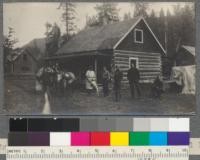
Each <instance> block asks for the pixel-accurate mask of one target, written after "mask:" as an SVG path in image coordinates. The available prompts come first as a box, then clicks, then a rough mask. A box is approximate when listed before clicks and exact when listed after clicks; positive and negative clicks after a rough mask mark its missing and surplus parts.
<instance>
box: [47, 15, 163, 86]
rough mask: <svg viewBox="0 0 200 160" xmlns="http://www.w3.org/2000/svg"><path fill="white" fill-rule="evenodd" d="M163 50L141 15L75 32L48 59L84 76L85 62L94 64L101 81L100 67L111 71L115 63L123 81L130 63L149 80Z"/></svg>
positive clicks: (156, 72)
mask: <svg viewBox="0 0 200 160" xmlns="http://www.w3.org/2000/svg"><path fill="white" fill-rule="evenodd" d="M165 54H166V52H165V49H164V48H163V46H162V45H161V43H160V42H159V40H158V39H157V37H156V36H155V34H154V33H153V31H152V30H151V28H150V26H149V25H148V24H147V21H146V20H145V19H144V18H143V17H135V18H133V19H130V20H126V21H120V22H116V23H112V24H107V25H103V26H99V27H91V28H87V29H84V30H82V31H80V32H79V33H77V34H76V35H75V36H74V37H73V38H72V39H71V40H69V41H68V42H67V43H66V44H64V45H63V46H62V47H61V48H60V49H59V50H58V51H57V52H56V53H55V55H54V56H52V57H47V60H49V61H52V60H53V61H57V62H58V63H59V64H60V65H61V67H62V68H66V69H67V70H70V71H72V72H74V73H75V74H76V76H77V77H79V78H80V79H84V76H85V72H86V70H87V68H88V66H89V65H92V66H93V67H94V70H95V71H96V74H97V80H98V83H101V80H102V72H103V67H104V66H106V67H107V68H108V69H109V70H112V66H114V65H118V66H119V68H120V70H121V71H123V82H127V78H126V74H127V70H128V69H129V68H130V64H131V63H135V64H136V66H137V68H138V69H139V71H140V77H141V79H140V82H147V83H149V82H153V80H154V79H155V78H156V76H158V75H160V74H162V57H164V56H165Z"/></svg>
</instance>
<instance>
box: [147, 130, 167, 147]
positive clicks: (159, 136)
mask: <svg viewBox="0 0 200 160" xmlns="http://www.w3.org/2000/svg"><path fill="white" fill-rule="evenodd" d="M149 137H150V145H151V146H166V145H167V132H150V136H149Z"/></svg>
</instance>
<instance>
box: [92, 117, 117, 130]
mask: <svg viewBox="0 0 200 160" xmlns="http://www.w3.org/2000/svg"><path fill="white" fill-rule="evenodd" d="M115 121H116V119H115V118H99V119H98V130H97V131H100V132H101V131H107V132H112V131H116V128H115V123H116V122H115ZM93 131H94V130H93Z"/></svg>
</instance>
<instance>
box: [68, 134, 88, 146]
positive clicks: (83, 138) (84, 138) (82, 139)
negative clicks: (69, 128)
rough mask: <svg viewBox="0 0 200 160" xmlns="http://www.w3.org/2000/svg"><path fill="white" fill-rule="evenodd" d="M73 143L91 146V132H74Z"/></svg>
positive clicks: (73, 144) (72, 135) (74, 144)
mask: <svg viewBox="0 0 200 160" xmlns="http://www.w3.org/2000/svg"><path fill="white" fill-rule="evenodd" d="M71 145H72V146H89V145H90V133H89V132H72V133H71Z"/></svg>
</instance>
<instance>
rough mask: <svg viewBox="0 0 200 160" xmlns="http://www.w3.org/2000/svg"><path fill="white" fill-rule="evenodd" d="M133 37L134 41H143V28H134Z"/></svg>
mask: <svg viewBox="0 0 200 160" xmlns="http://www.w3.org/2000/svg"><path fill="white" fill-rule="evenodd" d="M134 38H135V43H143V30H141V29H135V31H134Z"/></svg>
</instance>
